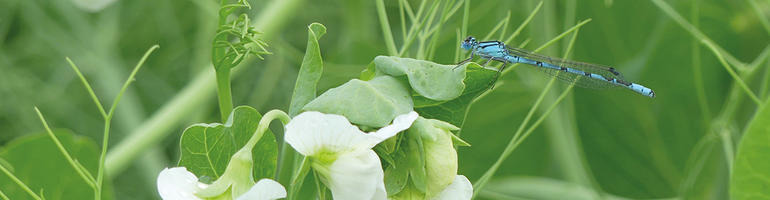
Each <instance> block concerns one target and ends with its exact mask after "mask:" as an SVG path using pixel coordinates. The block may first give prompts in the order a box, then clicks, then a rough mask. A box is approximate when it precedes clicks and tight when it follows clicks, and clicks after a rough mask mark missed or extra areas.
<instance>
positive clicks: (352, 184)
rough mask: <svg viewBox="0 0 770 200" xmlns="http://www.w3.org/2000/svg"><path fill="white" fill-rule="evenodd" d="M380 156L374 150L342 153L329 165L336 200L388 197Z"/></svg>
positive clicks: (330, 181) (329, 184)
mask: <svg viewBox="0 0 770 200" xmlns="http://www.w3.org/2000/svg"><path fill="white" fill-rule="evenodd" d="M383 177H384V173H383V172H382V166H381V165H380V158H379V157H377V153H374V151H372V150H364V151H356V152H348V153H344V154H341V155H340V156H339V158H337V160H336V161H334V163H332V164H331V166H330V167H329V176H328V181H327V183H328V185H327V186H329V189H330V190H331V191H332V196H333V197H334V199H335V200H346V199H354V200H358V199H383V200H384V199H386V198H387V194H386V193H385V183H384V182H383Z"/></svg>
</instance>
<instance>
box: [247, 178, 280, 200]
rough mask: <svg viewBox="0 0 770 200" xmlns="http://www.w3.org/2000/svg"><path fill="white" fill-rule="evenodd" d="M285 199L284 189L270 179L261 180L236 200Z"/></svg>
mask: <svg viewBox="0 0 770 200" xmlns="http://www.w3.org/2000/svg"><path fill="white" fill-rule="evenodd" d="M280 198H286V188H284V187H283V185H281V184H280V183H278V182H276V181H274V180H272V179H266V178H265V179H262V180H259V181H258V182H257V184H254V186H252V187H251V189H249V191H248V192H246V193H244V194H243V195H241V196H239V197H238V198H237V199H236V200H273V199H280Z"/></svg>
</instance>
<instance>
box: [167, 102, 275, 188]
mask: <svg viewBox="0 0 770 200" xmlns="http://www.w3.org/2000/svg"><path fill="white" fill-rule="evenodd" d="M261 118H262V115H260V114H259V112H257V111H256V110H255V109H254V108H251V107H248V106H239V107H237V108H235V109H233V112H232V113H231V114H230V118H229V119H228V120H227V123H226V124H224V125H223V124H219V123H212V124H195V125H192V126H190V127H188V128H187V129H185V131H184V133H182V138H181V139H180V140H181V145H180V148H181V152H182V155H181V158H180V160H179V166H184V167H187V170H189V171H190V172H192V173H194V174H195V175H197V176H198V177H210V178H211V179H210V180H216V179H218V178H219V177H220V176H221V175H222V173H224V171H225V168H226V167H227V164H228V163H229V161H230V157H231V156H232V155H233V154H235V152H236V151H238V149H240V148H241V147H243V145H245V144H246V142H247V141H248V140H249V138H251V136H252V135H253V134H254V132H255V131H256V129H257V124H258V123H259V120H260V119H261ZM277 146H278V145H277V144H276V142H275V136H274V135H273V133H272V132H270V131H269V130H268V131H266V132H265V135H263V136H262V138H261V139H260V141H259V142H257V145H256V146H255V147H254V149H253V150H252V156H253V157H252V158H253V159H254V171H253V172H254V173H253V176H254V180H259V179H262V178H272V177H273V176H274V175H275V170H276V164H277V161H278V160H277V158H278V148H277Z"/></svg>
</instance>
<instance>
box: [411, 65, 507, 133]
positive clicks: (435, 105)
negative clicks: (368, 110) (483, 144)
mask: <svg viewBox="0 0 770 200" xmlns="http://www.w3.org/2000/svg"><path fill="white" fill-rule="evenodd" d="M461 67H463V68H466V71H465V73H466V74H465V79H464V80H463V83H464V84H465V89H464V90H463V92H462V94H461V95H460V96H459V97H457V98H456V99H452V100H450V101H445V102H441V101H434V100H431V99H427V98H425V97H422V96H414V97H413V98H414V102H415V103H414V104H415V110H417V112H419V113H420V116H423V117H425V118H430V119H438V120H441V121H445V122H449V123H451V124H452V125H455V126H458V127H462V124H463V120H465V112H467V108H468V105H470V103H471V102H472V101H473V99H475V98H476V97H478V96H479V95H480V94H481V93H483V92H484V91H486V89H487V88H489V87H490V86H491V85H492V84H493V83H494V82H493V81H495V74H496V73H497V71H496V70H493V69H487V68H483V67H481V66H479V65H478V64H476V63H468V64H465V65H463V66H461Z"/></svg>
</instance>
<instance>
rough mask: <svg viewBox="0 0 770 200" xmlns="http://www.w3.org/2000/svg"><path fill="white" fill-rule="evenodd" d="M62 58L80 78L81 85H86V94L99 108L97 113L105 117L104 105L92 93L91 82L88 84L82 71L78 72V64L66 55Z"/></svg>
mask: <svg viewBox="0 0 770 200" xmlns="http://www.w3.org/2000/svg"><path fill="white" fill-rule="evenodd" d="M64 59H66V60H67V62H68V63H69V64H70V67H72V70H74V71H75V74H77V75H78V78H80V82H82V83H83V86H84V87H86V91H88V95H89V96H91V100H93V101H94V104H95V105H96V108H97V109H99V113H100V114H102V117H103V118H107V112H105V111H104V107H103V106H102V103H101V102H99V98H98V97H96V94H95V93H94V90H93V89H92V88H91V84H88V80H86V77H85V76H83V73H80V70H79V69H78V66H77V65H75V63H74V62H72V60H71V59H70V58H69V57H66V58H64Z"/></svg>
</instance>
